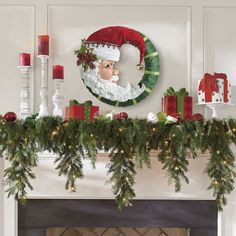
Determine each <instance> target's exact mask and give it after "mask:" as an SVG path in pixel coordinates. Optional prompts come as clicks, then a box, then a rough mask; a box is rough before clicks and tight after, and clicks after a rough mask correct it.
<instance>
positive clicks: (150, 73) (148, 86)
mask: <svg viewBox="0 0 236 236" xmlns="http://www.w3.org/2000/svg"><path fill="white" fill-rule="evenodd" d="M138 33H139V34H140V35H141V36H142V38H143V40H144V42H145V46H146V50H145V55H144V63H145V67H144V74H143V76H142V79H141V80H140V81H139V82H138V85H139V87H140V88H141V87H142V84H144V85H145V90H144V91H143V92H142V93H141V94H140V95H139V96H137V97H136V98H134V99H129V100H127V101H125V102H120V101H113V100H110V99H107V98H104V97H101V96H99V95H98V94H96V93H94V92H93V91H92V90H91V88H89V87H88V86H86V87H87V89H88V90H89V91H90V92H91V93H92V94H93V95H94V96H95V97H96V98H98V99H99V100H100V101H102V102H104V103H107V104H109V105H112V106H116V107H126V106H132V105H136V104H137V103H139V102H141V101H142V100H144V99H145V98H146V97H147V96H148V95H149V94H150V93H151V92H152V90H153V88H154V86H155V84H156V82H157V80H158V78H159V75H160V63H159V54H158V52H157V50H156V48H155V46H154V45H153V44H152V42H151V41H150V40H149V39H148V38H147V37H146V36H145V35H143V34H142V33H140V32H138ZM75 53H76V54H77V57H78V58H79V59H78V61H77V65H82V66H84V65H86V66H87V64H88V62H87V61H86V60H85V61H83V58H82V57H83V55H84V53H86V54H87V57H88V58H89V61H90V64H89V65H88V66H87V67H86V68H85V67H84V69H85V70H87V68H88V67H90V68H93V62H94V61H95V60H96V58H95V57H93V56H95V54H93V52H92V51H89V50H88V49H87V48H86V47H85V46H83V43H82V46H81V49H80V50H78V51H75ZM81 58H82V59H81ZM83 63H84V64H83Z"/></svg>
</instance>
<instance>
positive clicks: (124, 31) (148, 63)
mask: <svg viewBox="0 0 236 236" xmlns="http://www.w3.org/2000/svg"><path fill="white" fill-rule="evenodd" d="M126 43H128V44H131V45H133V46H135V47H137V48H138V49H139V52H140V58H139V64H137V69H140V70H141V69H144V73H143V77H142V79H141V80H140V81H139V83H138V84H137V86H131V85H130V83H127V84H126V86H120V85H119V76H118V74H119V71H118V70H117V69H116V68H115V63H116V62H118V61H119V59H120V47H121V46H122V45H123V44H126ZM75 53H76V55H77V65H78V66H81V78H82V80H83V82H84V84H85V85H86V87H87V88H88V89H89V91H90V92H91V93H92V94H93V95H94V96H96V97H97V98H98V99H99V100H100V101H102V102H105V103H107V104H110V105H113V106H120V107H125V106H131V105H135V104H137V103H139V102H140V101H142V100H143V99H144V98H146V97H147V96H148V95H149V94H150V93H151V92H152V90H153V87H154V86H155V84H156V82H157V80H158V78H159V55H158V52H157V51H156V48H155V46H154V45H153V44H152V43H151V41H150V40H149V39H148V38H147V37H146V36H145V35H143V34H141V33H139V32H138V31H136V30H134V29H130V28H127V27H123V26H109V27H106V28H102V29H100V30H98V31H96V32H94V33H93V34H91V35H90V36H89V37H88V38H87V39H86V40H82V43H81V47H80V49H79V50H77V51H75ZM143 61H144V66H143V64H142V63H143Z"/></svg>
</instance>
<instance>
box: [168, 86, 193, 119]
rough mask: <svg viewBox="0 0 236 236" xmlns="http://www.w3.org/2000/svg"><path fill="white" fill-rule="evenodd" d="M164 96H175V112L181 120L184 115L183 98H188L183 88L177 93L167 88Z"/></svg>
mask: <svg viewBox="0 0 236 236" xmlns="http://www.w3.org/2000/svg"><path fill="white" fill-rule="evenodd" d="M164 95H165V96H176V97H177V111H178V113H179V114H180V116H181V117H182V118H183V115H184V97H185V96H188V95H189V93H188V91H187V90H186V89H185V88H181V89H180V90H179V91H175V89H174V88H173V87H169V88H168V89H167V90H166V92H165V93H164Z"/></svg>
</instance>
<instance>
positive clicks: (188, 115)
mask: <svg viewBox="0 0 236 236" xmlns="http://www.w3.org/2000/svg"><path fill="white" fill-rule="evenodd" d="M192 116H193V97H191V96H184V104H183V119H184V120H191V119H192Z"/></svg>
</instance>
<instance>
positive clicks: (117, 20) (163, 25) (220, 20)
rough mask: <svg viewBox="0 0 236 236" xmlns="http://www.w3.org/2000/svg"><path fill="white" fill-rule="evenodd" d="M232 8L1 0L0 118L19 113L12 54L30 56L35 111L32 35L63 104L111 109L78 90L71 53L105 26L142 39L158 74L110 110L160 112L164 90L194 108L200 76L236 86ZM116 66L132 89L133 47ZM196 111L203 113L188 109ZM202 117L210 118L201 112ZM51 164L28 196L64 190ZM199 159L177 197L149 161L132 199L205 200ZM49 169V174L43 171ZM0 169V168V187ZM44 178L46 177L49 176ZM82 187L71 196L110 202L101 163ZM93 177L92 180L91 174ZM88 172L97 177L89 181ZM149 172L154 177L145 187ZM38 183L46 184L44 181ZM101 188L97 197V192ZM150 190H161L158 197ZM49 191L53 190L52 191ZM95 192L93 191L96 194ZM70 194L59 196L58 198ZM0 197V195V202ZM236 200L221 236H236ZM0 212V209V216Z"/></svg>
mask: <svg viewBox="0 0 236 236" xmlns="http://www.w3.org/2000/svg"><path fill="white" fill-rule="evenodd" d="M235 13H236V2H235V0H197V1H196V0H149V1H144V0H120V1H118V0H114V1H107V0H99V1H96V0H87V1H86V0H0V68H1V79H0V88H1V92H0V101H1V103H0V113H5V112H7V111H10V110H13V111H15V112H18V111H19V103H20V81H19V74H18V71H17V68H16V67H17V65H18V53H19V52H23V51H25V52H29V53H31V54H32V58H31V59H32V66H33V68H32V78H31V98H32V108H34V111H35V112H37V111H38V108H39V95H38V94H39V89H40V67H39V62H38V60H36V59H35V56H36V55H37V36H38V35H39V34H50V47H51V58H50V65H52V64H62V65H64V67H65V83H64V94H65V98H66V99H65V100H66V101H65V104H66V103H67V102H68V100H69V99H71V98H75V99H78V100H80V101H84V100H92V101H93V102H94V104H98V105H99V106H100V108H101V110H102V111H108V110H111V109H113V107H111V106H108V105H106V104H103V103H100V102H99V101H98V100H97V99H96V98H95V97H93V96H92V95H91V94H90V93H89V92H88V91H87V89H86V88H85V86H84V85H83V84H82V82H81V79H80V75H79V69H78V68H77V66H76V58H75V56H74V55H73V50H74V49H76V48H78V47H79V46H80V40H81V39H82V38H86V37H87V36H88V35H89V34H90V33H92V32H94V31H95V30H97V29H99V28H101V27H104V26H109V25H126V26H129V27H131V28H135V29H137V30H139V31H140V32H142V33H144V34H145V35H147V36H148V37H149V38H150V39H151V40H152V42H153V43H154V45H155V46H156V47H157V49H158V51H159V53H160V63H161V75H160V80H159V81H158V83H157V86H156V87H155V89H154V91H153V93H152V94H151V95H150V96H149V97H148V98H147V99H145V100H144V101H143V102H142V103H140V104H138V105H137V106H133V107H129V108H125V109H117V111H120V110H124V111H127V112H128V113H129V115H130V116H131V117H135V116H139V117H145V116H146V114H147V113H148V112H150V111H153V112H157V111H160V110H161V97H162V94H163V92H164V91H165V89H166V88H168V87H169V86H174V87H176V88H181V87H186V88H188V89H189V90H190V92H191V93H192V95H193V97H194V101H195V102H196V97H197V93H196V88H197V82H198V80H199V79H200V78H201V77H202V75H203V73H204V72H214V71H216V72H226V73H227V74H228V75H229V77H230V78H231V79H232V80H233V84H234V85H236V78H235V77H236V70H235V68H236V66H235V65H236V28H235V27H234V22H236V14H235ZM122 55H123V61H122V62H120V63H119V69H120V71H121V72H120V73H121V74H122V78H124V80H129V81H131V82H136V81H137V80H139V78H140V76H141V75H140V74H139V73H138V71H137V70H136V69H135V65H136V63H137V60H138V51H137V50H136V49H134V48H132V47H126V48H125V50H124V49H122ZM52 94H53V88H52V83H51V69H50V76H49V98H50V102H49V105H50V109H52V104H51V95H52ZM232 94H233V102H234V103H235V104H236V95H235V94H236V87H233V91H232ZM194 110H195V112H199V111H200V112H201V111H203V109H202V108H201V107H198V106H194ZM205 114H206V115H207V116H208V117H209V116H210V113H209V111H207V110H205ZM229 116H231V117H234V118H235V117H236V109H235V106H233V107H225V109H224V111H223V112H222V113H221V117H229ZM52 161H53V158H51V159H50V158H49V160H46V159H45V158H42V159H41V160H40V167H39V168H38V169H36V173H37V176H38V179H37V180H35V182H34V184H35V190H34V191H33V192H31V193H29V196H31V197H50V196H49V194H51V195H57V196H58V197H59V196H60V194H61V193H62V192H61V191H64V190H63V179H62V178H58V177H57V176H56V173H54V172H53V171H52V170H51V169H50V168H51V165H52ZM205 162H206V158H199V159H198V160H195V161H193V162H191V164H190V168H191V171H190V172H189V178H190V182H191V184H189V185H185V184H183V188H182V191H181V192H180V193H178V194H176V193H174V190H173V186H169V185H167V184H166V179H165V178H164V174H163V173H162V172H161V166H160V165H159V163H158V162H156V161H154V163H153V167H154V168H153V169H152V170H146V169H144V170H143V171H141V172H140V173H139V174H138V176H137V183H138V184H137V185H136V192H137V196H138V197H139V198H145V197H147V198H165V197H166V198H167V197H168V196H169V197H175V198H182V197H189V198H196V199H205V198H207V199H209V198H211V194H210V192H208V191H206V187H207V185H208V184H207V178H206V176H202V172H203V170H204V166H205ZM49 167H50V168H49ZM2 170H3V166H2V165H0V180H2V176H1V172H2ZM48 173H50V174H48ZM85 173H86V175H87V180H86V181H85V182H81V189H82V190H83V191H81V192H80V193H78V194H79V195H74V196H75V197H85V196H98V195H97V193H99V197H100V198H106V197H107V198H109V197H111V196H112V194H111V192H110V190H109V186H106V185H105V186H104V185H103V180H104V178H105V172H104V163H103V161H102V160H100V162H99V163H98V169H97V170H96V172H91V169H90V168H89V167H88V166H87V165H85ZM91 173H92V174H91ZM94 173H96V174H98V176H100V178H98V179H95V178H94V177H93V175H94ZM156 173H159V174H160V176H161V177H160V178H157V179H156V181H157V182H155V181H153V183H152V184H151V185H149V186H150V187H151V189H152V191H147V189H146V188H147V186H146V183H147V181H148V180H149V179H153V180H155V179H154V177H153V176H155V174H156ZM44 179H46V180H48V183H50V181H52V182H53V181H57V182H58V184H59V185H58V186H56V187H55V189H53V187H51V188H45V187H46V186H47V185H44V186H43V185H42V184H40V181H42V180H44ZM44 183H45V181H44ZM97 185H100V190H98V189H97V187H96V186H97ZM156 186H160V189H162V191H159V189H158V188H156ZM53 190H54V191H53ZM95 190H98V192H97V191H95ZM69 195H70V196H71V194H68V193H66V192H63V195H62V197H68V196H69ZM2 199H3V193H2V191H1V189H0V202H1V201H2ZM235 200H236V193H235V191H234V192H233V193H232V194H231V195H230V196H229V203H228V205H227V206H226V208H225V211H224V213H223V221H222V234H221V235H223V236H236V223H235V222H236V206H235V202H236V201H235ZM15 209H16V208H15V203H14V200H13V199H10V200H9V199H6V198H5V199H4V224H3V223H2V221H1V216H0V235H1V230H2V229H1V225H4V234H3V236H13V235H14V236H16V234H17V231H16V230H15V227H13V226H16V222H17V221H16V220H15V216H16V212H15ZM0 210H1V209H0Z"/></svg>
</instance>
